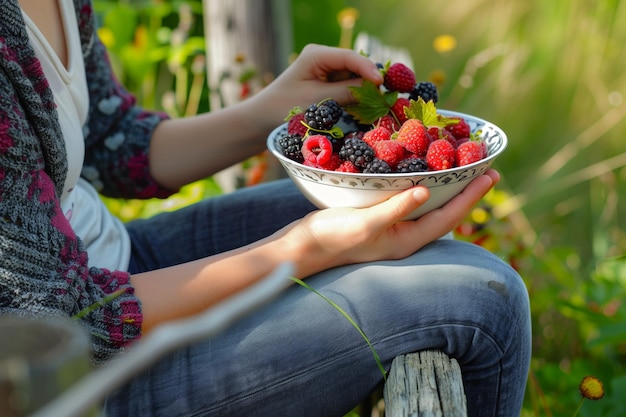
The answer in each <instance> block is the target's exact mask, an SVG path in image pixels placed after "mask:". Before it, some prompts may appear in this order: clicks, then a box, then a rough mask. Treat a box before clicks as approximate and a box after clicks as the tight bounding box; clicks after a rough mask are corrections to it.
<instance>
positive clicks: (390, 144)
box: [372, 140, 406, 167]
mask: <svg viewBox="0 0 626 417" xmlns="http://www.w3.org/2000/svg"><path fill="white" fill-rule="evenodd" d="M372 148H373V149H374V155H375V156H376V158H378V159H382V160H383V161H385V162H387V163H388V164H389V165H390V166H392V167H395V166H396V165H398V162H400V161H401V160H402V159H403V158H404V157H405V156H406V150H405V149H404V146H402V145H400V144H399V143H398V142H396V141H395V140H383V141H379V142H376V143H374V144H373V145H372Z"/></svg>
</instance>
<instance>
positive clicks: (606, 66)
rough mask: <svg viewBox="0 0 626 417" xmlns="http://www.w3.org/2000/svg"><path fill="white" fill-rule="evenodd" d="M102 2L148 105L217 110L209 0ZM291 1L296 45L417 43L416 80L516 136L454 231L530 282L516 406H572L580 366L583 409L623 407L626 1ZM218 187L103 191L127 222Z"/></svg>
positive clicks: (112, 40) (410, 47)
mask: <svg viewBox="0 0 626 417" xmlns="http://www.w3.org/2000/svg"><path fill="white" fill-rule="evenodd" d="M205 1H213V0H205ZM274 3H275V4H279V3H280V1H276V2H274ZM95 4H96V7H97V12H98V14H99V16H100V18H101V25H102V29H101V31H100V34H101V37H102V39H103V40H104V41H105V43H106V44H107V45H108V46H109V48H110V50H111V54H112V60H113V62H114V64H115V66H116V70H117V72H118V74H119V76H120V78H121V79H122V81H123V83H124V84H125V85H126V86H128V88H129V89H131V90H132V91H133V92H135V93H136V94H137V97H138V99H139V102H140V103H141V104H143V105H145V106H147V107H152V108H157V109H163V110H166V111H167V112H168V113H170V114H171V115H172V116H173V117H179V116H182V115H185V114H193V113H195V112H203V111H209V110H210V105H209V101H208V95H209V93H208V88H207V85H206V74H205V65H206V63H205V56H206V52H207V51H206V47H207V46H206V44H205V39H204V29H203V19H202V13H203V8H202V1H201V0H188V1H174V0H172V1H156V0H154V1H139V0H135V1H130V0H126V1H124V0H96V1H95ZM282 4H283V5H286V7H288V9H289V10H288V11H289V12H290V14H289V15H290V16H291V21H280V22H274V24H275V25H285V26H286V27H288V28H290V31H291V33H292V36H293V40H292V41H293V42H292V44H293V52H294V53H297V52H298V51H299V50H300V49H301V48H302V47H303V46H304V45H305V44H306V43H310V42H315V43H322V44H328V45H342V46H346V45H345V43H346V39H348V42H351V41H353V40H354V37H355V36H356V35H357V34H358V33H359V32H366V33H368V34H370V35H373V36H376V37H377V38H378V39H380V40H381V41H382V42H383V43H384V44H386V45H392V46H396V47H401V48H405V49H406V50H407V51H408V52H409V53H410V56H411V59H412V61H413V64H414V69H415V71H416V74H417V78H418V79H419V80H431V81H434V82H436V83H437V85H438V86H439V90H440V101H439V103H438V107H440V108H445V109H451V110H457V111H461V112H465V113H470V114H474V115H477V116H479V117H482V118H484V119H487V120H489V121H492V122H494V123H496V124H498V125H499V126H501V127H502V128H503V129H504V131H505V132H507V134H508V136H509V147H508V149H507V150H506V152H505V153H504V154H503V155H502V156H501V157H500V158H499V159H498V160H497V161H496V164H495V166H496V168H498V169H499V170H500V171H501V173H502V176H503V181H502V182H501V184H500V185H499V186H498V189H497V190H496V191H495V192H492V193H491V194H490V195H489V196H488V198H487V199H485V202H484V203H483V204H481V206H479V207H477V208H476V210H475V211H474V212H473V213H472V215H471V216H469V217H468V219H467V221H466V222H465V223H464V225H463V226H462V227H460V228H459V229H458V230H457V236H458V237H459V238H460V239H467V240H471V241H474V242H476V243H477V244H481V245H484V246H486V247H488V248H489V249H490V250H492V251H494V252H495V253H497V254H499V255H500V256H502V257H503V258H505V259H507V260H508V261H509V262H511V264H512V265H514V266H515V267H516V268H517V269H518V270H519V271H520V273H521V275H522V276H523V277H524V279H525V282H526V284H527V287H528V289H529V293H530V295H531V307H532V318H533V326H534V330H533V336H534V354H533V361H532V369H531V374H530V378H529V383H528V390H527V396H526V400H525V403H524V410H523V414H522V415H523V416H571V415H572V413H573V412H574V410H575V409H576V405H577V404H578V401H579V399H580V394H579V392H578V384H579V382H580V380H581V379H582V378H583V377H584V376H585V375H595V376H597V377H599V378H600V379H601V380H602V381H603V382H604V384H605V388H606V395H605V397H604V398H603V399H602V400H600V401H598V402H590V401H588V402H586V403H585V404H583V407H582V408H581V410H580V414H579V415H581V416H592V415H593V416H615V417H617V416H620V417H621V416H624V415H626V402H625V401H624V399H623V394H624V393H625V392H626V308H625V307H624V300H625V299H626V262H624V259H625V258H624V253H625V248H626V236H625V234H624V226H625V222H626V219H625V218H624V215H623V213H624V212H625V207H624V205H625V204H626V203H625V201H624V199H623V198H621V197H622V196H624V195H626V194H625V191H626V169H625V165H626V151H625V147H624V145H623V144H624V135H625V133H626V71H625V70H624V69H625V68H626V46H625V45H626V3H625V2H622V1H620V0H573V1H565V0H554V1H542V0H527V1H524V2H522V1H515V0H497V1H486V0H450V1H448V2H445V5H444V4H443V3H441V2H433V1H424V0H351V1H348V0H345V1H340V0H317V1H316V2H310V1H307V0H291V1H284V2H282ZM347 11H348V12H349V13H351V14H350V16H352V17H354V18H355V19H356V20H355V21H354V27H350V26H349V25H347V23H346V21H345V19H342V18H341V17H344V18H345V16H346V12H347ZM347 46H351V45H347ZM285 65H287V63H285ZM248 75H249V76H250V74H248ZM241 83H242V85H245V84H246V80H245V79H241ZM243 183H244V184H245V183H246V181H245V179H244V181H243ZM220 192H222V190H221V189H220V186H219V185H218V183H217V182H216V181H215V180H214V179H213V178H209V179H207V180H205V181H200V182H198V183H196V184H192V185H190V186H188V187H186V188H184V189H183V190H181V192H180V193H179V194H177V195H175V196H173V197H172V198H170V199H168V200H166V201H147V202H140V201H120V200H105V201H106V202H107V204H108V205H109V206H110V207H111V209H112V210H113V211H114V212H115V213H116V214H118V215H119V216H120V218H122V219H124V220H128V219H131V218H134V217H140V216H149V215H152V214H154V213H156V212H158V211H160V210H168V209H172V208H176V207H179V206H181V205H185V204H189V203H191V202H194V201H197V200H198V199H201V198H206V197H208V196H211V195H215V194H219V193H220ZM354 413H355V415H358V411H355V412H354Z"/></svg>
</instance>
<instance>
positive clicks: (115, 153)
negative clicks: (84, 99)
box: [0, 0, 172, 364]
mask: <svg viewBox="0 0 626 417" xmlns="http://www.w3.org/2000/svg"><path fill="white" fill-rule="evenodd" d="M74 5H75V8H76V17H77V19H78V24H79V28H80V36H81V44H82V51H83V56H84V62H85V70H86V75H87V84H88V89H89V98H90V107H89V112H88V120H87V122H86V124H85V126H84V129H83V130H84V136H85V163H84V167H83V171H82V175H83V177H84V178H85V179H87V180H88V181H89V182H90V183H91V184H92V185H94V187H96V189H98V191H100V192H101V193H102V194H104V195H109V196H113V197H125V198H148V197H166V196H168V195H170V194H171V193H172V190H167V189H164V188H162V187H160V186H159V185H158V184H157V183H156V182H155V180H154V179H153V178H152V177H151V176H150V174H149V167H148V145H149V141H150V136H151V134H152V131H153V130H154V128H155V126H156V125H157V124H158V123H159V122H160V121H161V120H163V119H164V118H166V117H167V116H166V115H164V114H160V113H156V112H147V111H144V110H142V109H140V108H138V107H137V106H136V104H135V100H134V98H133V96H132V95H130V94H129V93H128V92H127V91H126V90H124V89H123V88H122V87H121V86H120V84H119V83H118V82H117V81H116V79H115V77H114V75H113V73H112V70H111V67H110V65H109V61H108V58H107V55H106V51H105V49H104V46H103V45H102V43H101V42H100V41H99V40H98V38H97V34H96V22H95V17H94V13H93V8H92V5H91V2H90V0H74ZM108 138H115V140H107V139H108ZM120 138H121V139H123V140H119V139H120ZM66 175H67V158H66V150H65V143H64V140H63V137H62V133H61V128H60V125H59V121H58V115H57V112H56V108H55V103H54V98H53V95H52V92H51V90H50V88H49V86H48V83H47V81H46V79H45V77H44V74H43V70H42V67H41V65H40V63H39V61H38V60H37V58H36V57H35V54H34V51H33V49H32V48H31V46H30V44H29V40H28V35H27V32H26V27H25V24H24V20H23V17H22V14H21V10H20V8H19V5H18V2H17V0H0V314H10V315H20V316H58V315H61V316H70V317H75V316H76V315H77V313H79V312H83V313H84V312H85V311H89V310H90V308H91V309H92V311H90V312H89V313H88V314H86V315H84V316H83V317H82V318H80V319H79V320H78V322H79V323H81V324H82V325H83V326H84V327H85V328H86V330H87V332H88V333H89V334H90V335H91V345H92V359H93V361H94V363H96V364H100V363H103V362H105V361H106V360H108V359H110V358H111V357H113V356H114V355H116V354H118V353H119V352H120V351H122V350H123V349H124V348H125V347H127V346H128V345H129V344H130V343H132V342H133V341H134V340H136V339H138V338H139V337H140V335H141V324H142V314H141V305H140V302H139V300H138V299H137V298H136V297H135V296H134V291H133V288H132V285H131V282H130V276H129V274H128V273H126V272H121V271H109V270H107V269H103V268H96V267H91V268H90V267H88V263H87V260H88V259H87V253H86V252H85V248H84V246H83V244H82V242H81V241H80V239H79V238H78V237H77V236H76V234H75V233H74V231H73V230H72V228H71V226H70V224H69V222H68V221H67V220H66V218H65V216H64V215H63V213H62V211H61V209H60V201H59V196H60V195H61V192H62V189H63V184H64V181H65V178H66ZM114 293H115V295H114V296H110V295H111V294H114ZM118 294H119V295H118ZM107 296H109V297H108V298H107ZM93 306H97V307H95V308H93Z"/></svg>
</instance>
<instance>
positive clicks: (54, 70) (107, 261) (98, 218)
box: [23, 0, 130, 270]
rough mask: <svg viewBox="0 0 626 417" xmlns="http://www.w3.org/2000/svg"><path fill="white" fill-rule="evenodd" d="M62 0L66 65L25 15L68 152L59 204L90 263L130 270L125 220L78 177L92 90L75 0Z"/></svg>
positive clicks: (31, 40) (102, 266)
mask: <svg viewBox="0 0 626 417" xmlns="http://www.w3.org/2000/svg"><path fill="white" fill-rule="evenodd" d="M58 1H59V8H60V10H61V15H62V19H63V27H64V31H65V37H66V43H67V51H68V66H67V68H65V66H64V65H63V63H62V62H61V60H60V59H59V57H58V56H57V54H56V53H55V51H54V49H53V48H52V47H51V46H50V44H49V43H48V41H47V40H46V39H45V37H44V36H43V35H42V33H41V32H40V31H39V29H38V28H37V26H36V25H35V24H34V23H33V21H32V20H31V19H30V18H29V17H28V16H27V15H26V14H25V13H23V15H24V19H25V21H26V27H27V30H28V34H29V37H30V42H31V45H32V46H33V48H34V50H35V54H36V55H37V58H38V59H39V60H40V61H41V65H42V67H43V71H44V74H45V75H46V78H47V80H48V83H49V84H50V88H51V89H52V93H53V94H54V99H55V103H56V105H57V111H58V114H59V121H60V124H61V130H62V132H63V138H64V140H65V147H66V150H67V161H68V173H67V179H66V181H65V185H64V188H63V194H62V196H61V208H62V209H63V213H65V217H66V218H67V219H68V220H69V222H70V224H71V226H72V228H73V229H74V231H75V232H76V234H77V235H78V236H79V237H80V238H81V240H82V241H83V243H84V244H85V247H86V249H87V253H88V254H89V265H90V266H97V267H99V268H107V269H110V270H127V269H128V262H129V259H130V238H129V236H128V232H127V231H126V228H125V227H124V224H123V223H122V222H121V221H120V220H119V219H118V218H117V217H115V216H113V215H112V214H111V213H110V212H109V211H108V210H107V208H106V207H105V206H104V204H103V202H102V200H101V199H100V196H99V195H98V193H97V191H96V190H95V189H94V188H93V187H92V186H91V185H90V184H89V183H88V182H87V181H85V180H84V179H82V178H80V173H81V170H82V167H83V161H84V155H85V141H84V136H83V129H82V126H83V125H84V123H85V120H86V118H87V111H88V109H89V94H88V91H87V81H86V77H85V67H84V63H83V56H82V51H81V44H80V37H79V32H78V25H77V22H76V15H75V13H74V4H73V3H72V0H58Z"/></svg>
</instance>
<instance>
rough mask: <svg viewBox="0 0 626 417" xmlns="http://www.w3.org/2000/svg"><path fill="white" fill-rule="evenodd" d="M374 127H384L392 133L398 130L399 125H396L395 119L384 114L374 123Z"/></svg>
mask: <svg viewBox="0 0 626 417" xmlns="http://www.w3.org/2000/svg"><path fill="white" fill-rule="evenodd" d="M374 127H385V128H387V130H389V131H390V132H392V133H393V132H397V131H398V129H400V125H399V124H398V122H397V121H396V119H394V118H393V116H392V115H390V114H386V115H384V116H383V117H381V118H380V119H378V120H377V121H376V122H374Z"/></svg>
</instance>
